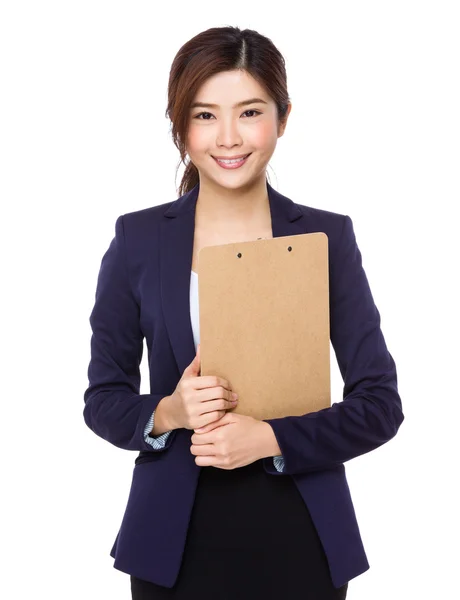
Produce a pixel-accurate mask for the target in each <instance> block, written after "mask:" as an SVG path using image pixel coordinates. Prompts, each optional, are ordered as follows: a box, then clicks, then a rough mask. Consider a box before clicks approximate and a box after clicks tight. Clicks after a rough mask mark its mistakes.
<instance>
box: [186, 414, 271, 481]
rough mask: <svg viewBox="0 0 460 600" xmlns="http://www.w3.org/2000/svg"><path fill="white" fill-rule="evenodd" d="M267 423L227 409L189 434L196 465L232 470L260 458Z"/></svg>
mask: <svg viewBox="0 0 460 600" xmlns="http://www.w3.org/2000/svg"><path fill="white" fill-rule="evenodd" d="M266 426H267V423H265V422H264V421H259V420H258V419H254V418H253V417H249V416H247V415H240V414H237V413H232V412H227V413H226V414H225V415H224V416H223V417H221V418H220V419H218V420H217V421H214V422H213V423H209V424H208V425H206V426H205V427H202V428H200V430H197V429H195V433H194V434H193V435H192V437H191V442H192V445H191V446H190V452H191V453H192V454H194V455H195V457H196V458H195V463H196V464H197V465H198V466H200V467H216V468H218V469H227V470H231V469H236V468H238V467H244V466H246V465H249V464H251V463H253V462H255V461H256V460H260V459H261V458H264V456H263V449H262V445H263V439H264V435H263V434H264V428H265V427H266Z"/></svg>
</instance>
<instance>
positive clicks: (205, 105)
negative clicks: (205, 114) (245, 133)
mask: <svg viewBox="0 0 460 600" xmlns="http://www.w3.org/2000/svg"><path fill="white" fill-rule="evenodd" d="M257 102H260V103H262V104H268V102H265V100H262V98H250V99H249V100H243V101H242V102H237V103H236V104H234V105H233V106H232V108H239V107H240V106H246V105H247V104H256V103H257ZM198 107H201V108H219V105H218V104H209V103H208V102H194V103H193V104H192V105H191V106H190V108H198Z"/></svg>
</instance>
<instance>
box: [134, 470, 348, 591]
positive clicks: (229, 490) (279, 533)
mask: <svg viewBox="0 0 460 600" xmlns="http://www.w3.org/2000/svg"><path fill="white" fill-rule="evenodd" d="M347 588H348V584H345V585H344V586H342V587H341V588H339V589H337V588H335V587H334V586H333V584H332V580H331V576H330V572H329V567H328V563H327V559H326V555H325V553H324V550H323V547H322V544H321V541H320V539H319V537H318V534H317V532H316V529H315V526H314V524H313V522H312V519H311V517H310V513H309V511H308V508H307V506H306V505H305V503H304V501H303V498H302V496H301V495H300V492H299V490H298V489H297V487H296V485H295V483H294V481H293V479H292V478H291V477H290V476H289V475H283V476H281V475H280V476H277V475H270V474H268V473H266V472H265V470H264V468H263V464H262V460H259V461H256V462H254V463H252V464H250V465H247V466H245V467H240V468H238V469H232V470H225V469H218V468H215V467H203V468H202V469H201V472H200V475H199V480H198V487H197V492H196V497H195V502H194V506H193V510H192V515H191V519H190V525H189V529H188V533H187V539H186V543H185V549H184V554H183V558H182V564H181V568H180V571H179V575H178V579H177V581H176V583H175V585H174V586H173V587H172V588H166V587H163V586H160V585H157V584H155V583H151V582H149V581H144V580H142V579H139V578H137V577H134V576H132V575H131V593H132V598H133V600H163V599H164V600H166V599H171V598H174V599H175V600H195V599H196V600H227V599H228V600H236V599H238V600H256V599H257V600H258V599H259V598H260V599H262V598H263V599H264V600H271V599H272V598H273V599H274V600H275V599H276V600H280V599H283V600H343V599H344V598H346V595H347Z"/></svg>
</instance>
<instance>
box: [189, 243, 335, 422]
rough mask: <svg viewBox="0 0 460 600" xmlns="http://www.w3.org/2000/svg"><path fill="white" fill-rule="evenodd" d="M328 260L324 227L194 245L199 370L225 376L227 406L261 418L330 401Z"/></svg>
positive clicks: (291, 413) (297, 411)
mask: <svg viewBox="0 0 460 600" xmlns="http://www.w3.org/2000/svg"><path fill="white" fill-rule="evenodd" d="M328 265H329V255H328V237H327V235H326V234H325V233H323V232H316V233H306V234H297V235H291V236H281V237H275V238H269V239H259V240H256V241H249V242H236V243H231V244H223V245H218V246H206V247H203V248H202V249H201V250H200V252H199V255H198V295H199V319H200V351H201V375H218V376H220V377H224V378H225V379H227V380H228V381H229V382H230V384H231V386H232V389H233V391H235V392H236V393H237V394H238V396H239V398H238V400H239V402H238V406H237V407H236V408H234V409H232V412H236V413H240V414H244V415H248V416H252V417H254V418H255V419H259V420H264V419H274V418H280V417H285V416H300V415H303V414H306V413H309V412H314V411H318V410H321V409H323V408H328V407H330V405H331V383H330V337H329V336H330V332H329V326H330V324H329V266H328Z"/></svg>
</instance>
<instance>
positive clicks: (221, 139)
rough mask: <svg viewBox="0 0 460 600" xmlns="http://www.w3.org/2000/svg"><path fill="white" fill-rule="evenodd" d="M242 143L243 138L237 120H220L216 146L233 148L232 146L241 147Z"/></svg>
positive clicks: (230, 118)
mask: <svg viewBox="0 0 460 600" xmlns="http://www.w3.org/2000/svg"><path fill="white" fill-rule="evenodd" d="M242 143H243V138H242V137H241V132H240V129H239V126H238V119H235V118H232V117H229V118H226V119H225V118H222V119H221V120H220V124H219V130H218V134H217V139H216V144H217V146H219V147H225V148H233V147H234V146H241V145H242Z"/></svg>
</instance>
